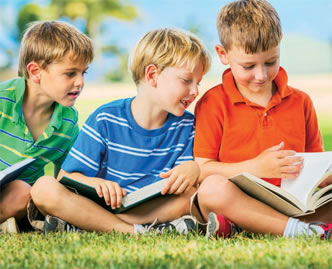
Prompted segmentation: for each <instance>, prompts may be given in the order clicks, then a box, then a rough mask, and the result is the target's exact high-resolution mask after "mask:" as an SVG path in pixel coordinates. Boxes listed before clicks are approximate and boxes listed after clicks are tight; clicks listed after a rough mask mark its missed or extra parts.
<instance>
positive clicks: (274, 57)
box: [242, 55, 279, 64]
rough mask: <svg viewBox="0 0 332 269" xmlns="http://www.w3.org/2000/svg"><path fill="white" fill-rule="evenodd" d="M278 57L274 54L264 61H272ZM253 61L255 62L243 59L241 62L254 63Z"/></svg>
mask: <svg viewBox="0 0 332 269" xmlns="http://www.w3.org/2000/svg"><path fill="white" fill-rule="evenodd" d="M278 57H279V55H275V56H272V57H270V58H268V59H266V60H265V61H266V62H268V61H273V60H276V59H278ZM254 63H255V61H244V62H242V64H254Z"/></svg>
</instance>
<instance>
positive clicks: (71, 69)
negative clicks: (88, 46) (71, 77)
mask: <svg viewBox="0 0 332 269" xmlns="http://www.w3.org/2000/svg"><path fill="white" fill-rule="evenodd" d="M88 69H89V67H86V68H85V69H84V70H83V71H84V72H85V71H87V70H88ZM80 70H81V69H80V68H76V67H69V68H66V69H65V71H80Z"/></svg>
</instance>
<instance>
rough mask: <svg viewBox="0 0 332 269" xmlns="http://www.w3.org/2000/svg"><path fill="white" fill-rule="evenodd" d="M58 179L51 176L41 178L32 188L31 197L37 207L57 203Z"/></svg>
mask: <svg viewBox="0 0 332 269" xmlns="http://www.w3.org/2000/svg"><path fill="white" fill-rule="evenodd" d="M58 184H59V183H58V181H57V180H56V179H55V178H54V177H51V176H43V177H41V178H39V179H38V180H37V181H36V182H35V184H34V185H33V186H32V188H31V192H30V194H31V198H32V200H33V202H34V203H35V205H36V206H37V207H43V206H45V205H47V204H53V203H56V199H57V196H58V194H57V193H58V188H59V187H58Z"/></svg>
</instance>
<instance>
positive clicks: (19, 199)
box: [0, 180, 31, 218]
mask: <svg viewBox="0 0 332 269" xmlns="http://www.w3.org/2000/svg"><path fill="white" fill-rule="evenodd" d="M30 189H31V187H30V185H29V184H27V183H26V182H24V181H22V180H14V181H12V182H10V183H9V184H8V185H7V186H6V188H4V190H3V191H2V192H1V195H2V199H0V200H1V205H0V206H1V208H0V209H1V215H2V216H4V217H5V218H8V217H18V218H21V217H22V216H23V215H25V213H26V207H27V204H28V202H29V200H30Z"/></svg>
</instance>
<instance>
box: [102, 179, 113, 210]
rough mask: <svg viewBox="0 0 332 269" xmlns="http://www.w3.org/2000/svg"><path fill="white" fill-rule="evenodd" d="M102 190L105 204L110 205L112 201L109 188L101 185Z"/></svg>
mask: <svg viewBox="0 0 332 269" xmlns="http://www.w3.org/2000/svg"><path fill="white" fill-rule="evenodd" d="M101 189H102V192H103V196H104V200H105V203H106V204H107V205H110V204H111V200H110V193H109V190H108V187H107V186H106V185H105V184H101Z"/></svg>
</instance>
